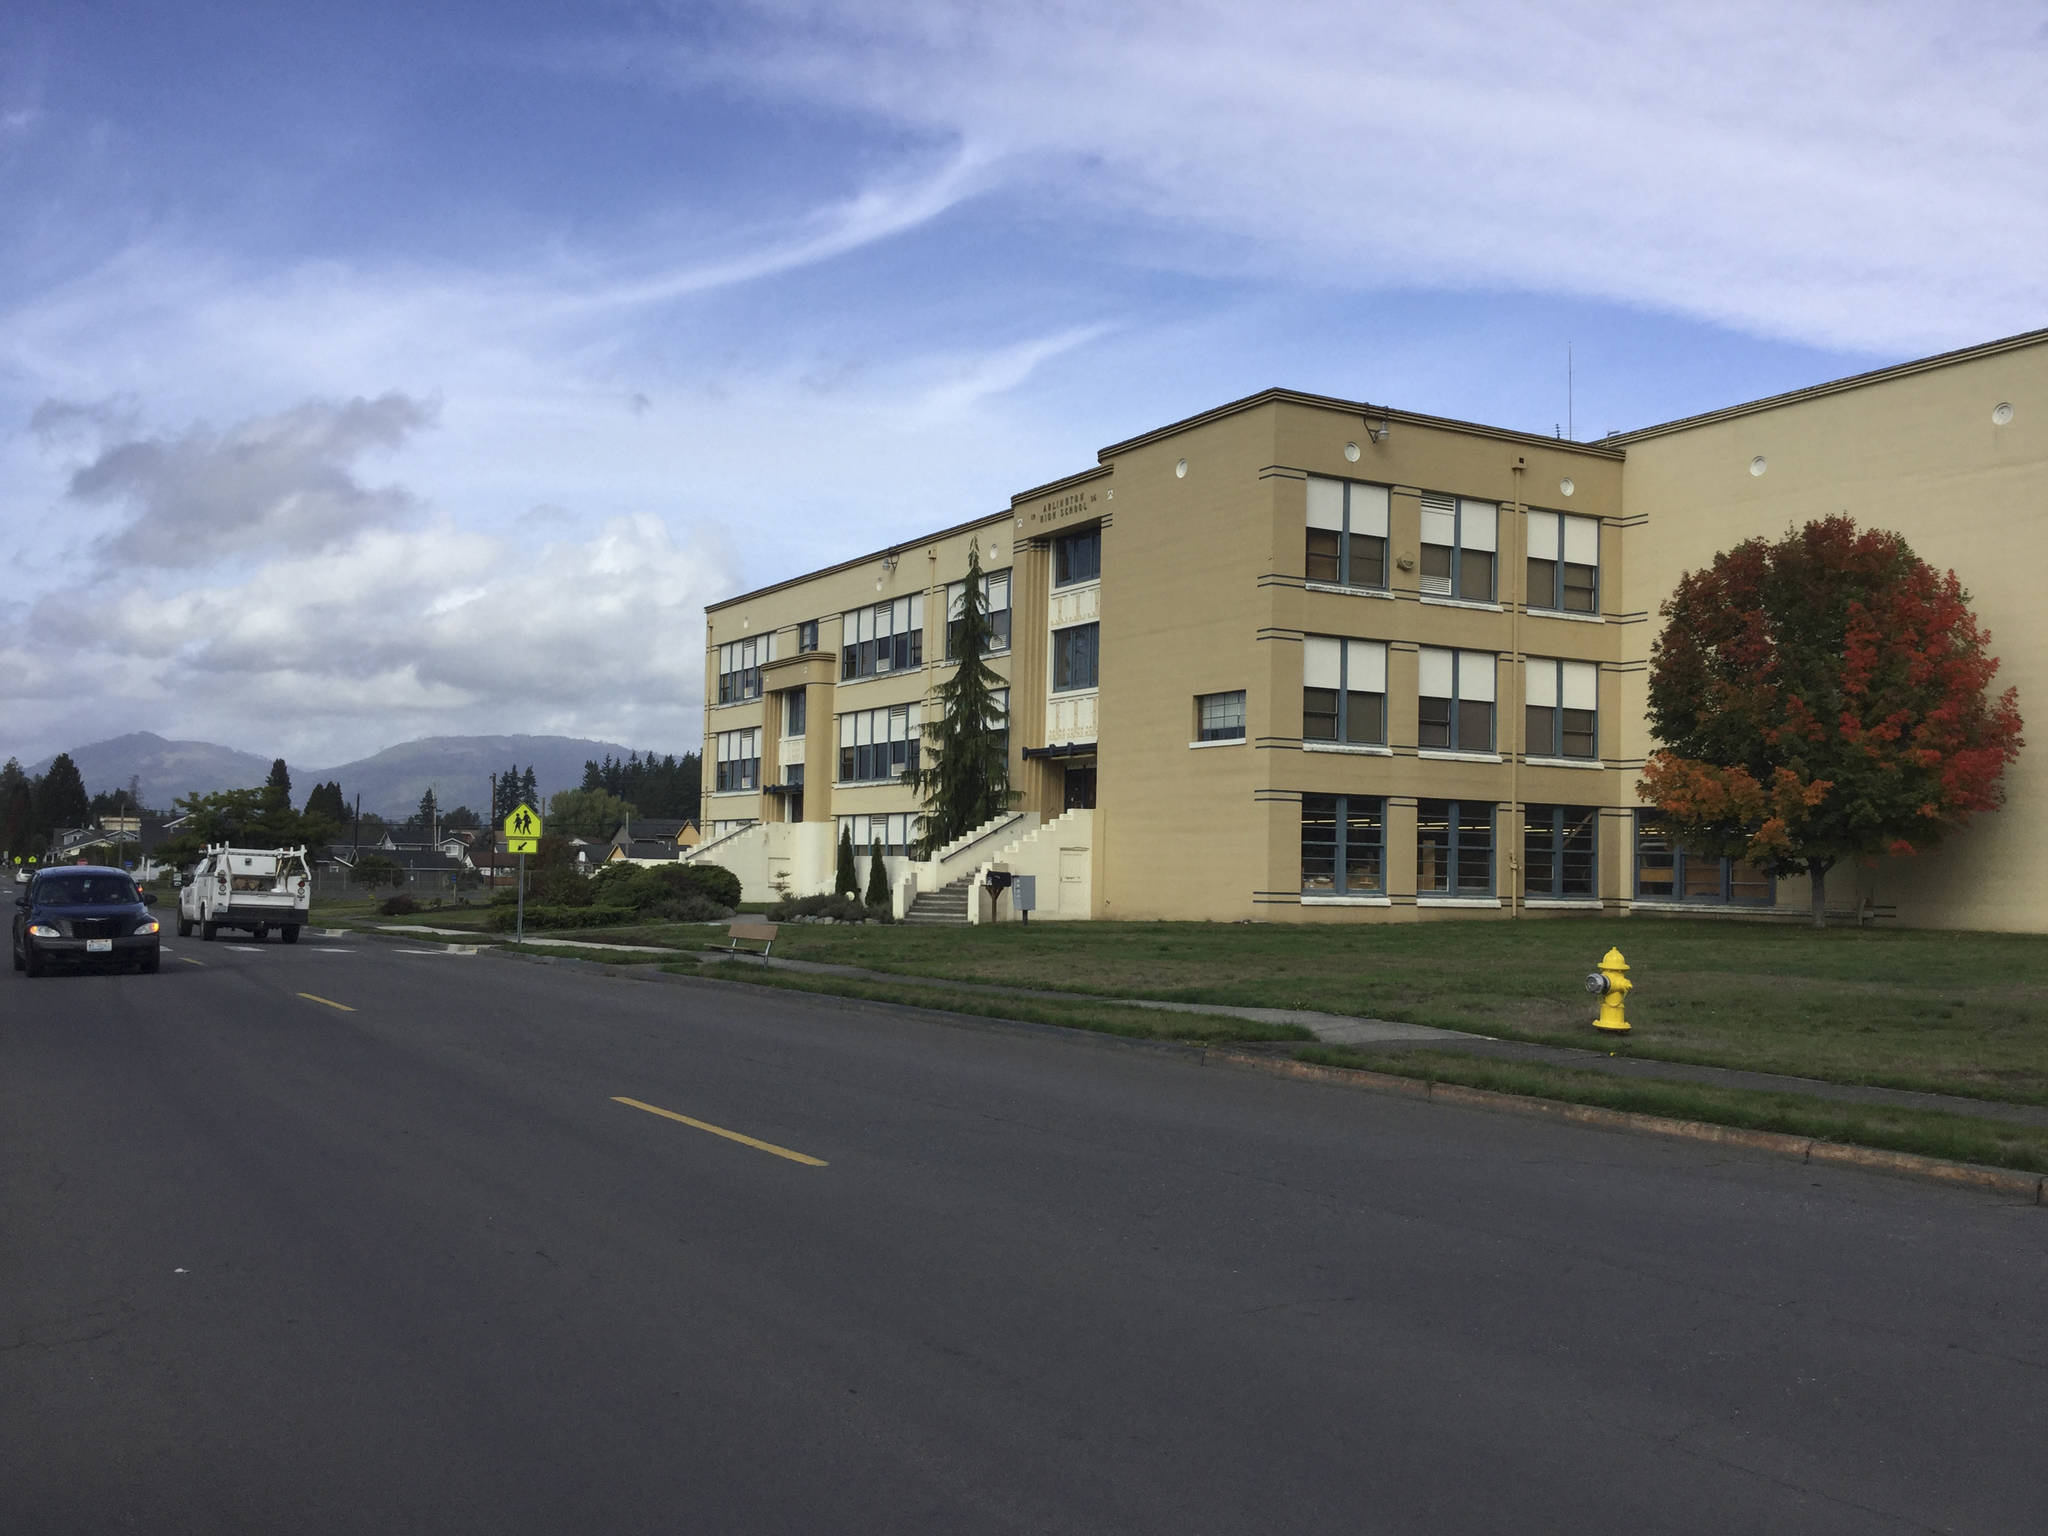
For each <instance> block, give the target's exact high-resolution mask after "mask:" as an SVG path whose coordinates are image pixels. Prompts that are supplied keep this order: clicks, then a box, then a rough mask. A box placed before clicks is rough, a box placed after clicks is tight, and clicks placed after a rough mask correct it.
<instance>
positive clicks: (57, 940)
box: [14, 864, 159, 976]
mask: <svg viewBox="0 0 2048 1536" xmlns="http://www.w3.org/2000/svg"><path fill="white" fill-rule="evenodd" d="M158 954H159V950H158V934H157V921H156V919H155V918H154V917H152V916H150V912H149V908H148V907H147V906H145V905H143V901H142V896H141V894H140V893H139V892H138V891H137V890H136V889H135V881H134V880H133V879H132V878H131V877H130V876H129V874H128V871H127V870H125V869H103V868H100V867H98V866H96V865H91V864H68V865H65V866H63V867H61V868H58V869H45V870H40V871H38V872H37V874H36V876H35V878H34V879H32V880H30V881H29V883H28V889H27V890H26V891H24V892H23V893H22V894H21V897H20V899H19V900H18V901H17V902H16V903H15V906H14V968H15V969H16V970H17V971H27V972H28V973H29V975H31V976H40V975H42V974H43V972H44V971H45V970H47V969H48V968H49V967H50V965H51V964H52V963H54V962H57V961H65V962H69V963H72V964H76V965H99V964H106V965H111V966H122V965H133V966H134V967H135V968H136V969H137V970H142V971H153V970H155V969H156V968H157V964H158Z"/></svg>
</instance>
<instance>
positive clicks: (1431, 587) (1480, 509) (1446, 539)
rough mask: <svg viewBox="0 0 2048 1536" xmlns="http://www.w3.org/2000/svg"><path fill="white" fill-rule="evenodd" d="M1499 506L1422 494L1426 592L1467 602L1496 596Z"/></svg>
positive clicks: (1463, 498) (1458, 498)
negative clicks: (1496, 542)
mask: <svg viewBox="0 0 2048 1536" xmlns="http://www.w3.org/2000/svg"><path fill="white" fill-rule="evenodd" d="M1499 523H1500V509H1499V508H1498V507H1496V506H1495V505H1494V504H1493V503H1492V502H1490V501H1471V500H1468V499H1466V498H1465V497H1463V496H1435V495H1431V494H1430V493H1428V492H1426V491H1425V492H1424V493H1423V497H1422V595H1423V596H1424V597H1455V598H1458V599H1460V600H1462V601H1464V602H1468V603H1490V602H1492V601H1493V598H1494V585H1493V554H1494V545H1495V540H1496V537H1497V536H1498V533H1499Z"/></svg>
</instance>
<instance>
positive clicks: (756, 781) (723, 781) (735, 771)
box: [717, 727, 761, 790]
mask: <svg viewBox="0 0 2048 1536" xmlns="http://www.w3.org/2000/svg"><path fill="white" fill-rule="evenodd" d="M717 784H718V788H719V789H721V790H728V789H759V788H760V787H761V732H760V728H759V727H755V728H753V729H751V730H745V731H720V732H719V733H718V779H717Z"/></svg>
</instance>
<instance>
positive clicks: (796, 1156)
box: [612, 1094, 831, 1168]
mask: <svg viewBox="0 0 2048 1536" xmlns="http://www.w3.org/2000/svg"><path fill="white" fill-rule="evenodd" d="M612 1102H613V1103H614V1104H624V1105H625V1106H626V1107H627V1108H629V1109H644V1110H646V1111H647V1113H648V1114H650V1115H659V1116H661V1118H662V1119H664V1120H673V1121H675V1122H676V1123H677V1124H679V1125H687V1126H690V1127H692V1128H693V1129H695V1130H699V1131H709V1132H710V1133H711V1134H712V1135H714V1136H723V1137H724V1138H725V1139H726V1140H727V1141H736V1142H738V1143H739V1144H740V1145H741V1146H743V1147H752V1148H754V1149H755V1150H756V1151H758V1152H773V1153H774V1154H775V1155H776V1156H777V1157H786V1158H788V1159H789V1160H790V1161H791V1162H792V1163H802V1164H804V1166H806V1167H808V1168H829V1167H830V1166H831V1164H829V1163H827V1162H826V1161H825V1160H824V1159H823V1158H822V1157H807V1156H805V1155H804V1154H803V1153H801V1152H792V1151H790V1150H789V1148H787V1147H778V1146H776V1145H775V1143H774V1142H772V1141H756V1140H755V1139H754V1138H753V1137H751V1136H742V1135H741V1134H740V1133H739V1132H738V1131H728V1130H727V1129H725V1127H724V1126H721V1125H712V1124H710V1123H709V1122H707V1121H703V1120H692V1119H691V1118H690V1117H689V1116H688V1115H679V1114H677V1113H676V1112H675V1111H674V1110H672V1109H662V1108H660V1107H659V1106H657V1105H654V1104H642V1103H641V1102H640V1101H639V1100H638V1099H625V1098H620V1097H618V1096H617V1095H616V1094H615V1095H613V1097H612Z"/></svg>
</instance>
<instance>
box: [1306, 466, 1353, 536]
mask: <svg viewBox="0 0 2048 1536" xmlns="http://www.w3.org/2000/svg"><path fill="white" fill-rule="evenodd" d="M1308 525H1309V527H1311V528H1339V529H1341V528H1342V527H1343V526H1344V482H1343V481H1342V480H1323V479H1319V478H1317V477H1316V476H1314V475H1311V476H1309V481H1308Z"/></svg>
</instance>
